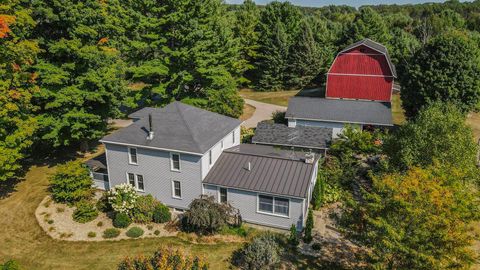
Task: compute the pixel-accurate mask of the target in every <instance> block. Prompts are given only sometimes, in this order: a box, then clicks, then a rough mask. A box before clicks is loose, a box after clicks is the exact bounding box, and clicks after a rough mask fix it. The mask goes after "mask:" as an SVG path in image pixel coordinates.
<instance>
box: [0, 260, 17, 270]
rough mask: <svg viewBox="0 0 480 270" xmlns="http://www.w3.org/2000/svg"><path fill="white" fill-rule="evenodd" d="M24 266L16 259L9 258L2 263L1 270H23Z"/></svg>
mask: <svg viewBox="0 0 480 270" xmlns="http://www.w3.org/2000/svg"><path fill="white" fill-rule="evenodd" d="M21 269H22V268H21V267H20V265H19V264H18V263H17V262H16V261H14V260H9V261H6V262H5V263H4V264H3V265H2V264H0V270H21Z"/></svg>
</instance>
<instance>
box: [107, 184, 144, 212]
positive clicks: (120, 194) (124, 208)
mask: <svg viewBox="0 0 480 270" xmlns="http://www.w3.org/2000/svg"><path fill="white" fill-rule="evenodd" d="M107 197H108V203H109V204H110V205H111V206H112V208H113V210H114V211H115V212H118V213H125V214H127V215H131V213H132V210H133V208H134V207H135V203H136V201H137V199H138V194H137V192H136V191H135V188H134V187H133V186H132V185H130V184H120V185H116V186H115V187H114V188H112V189H111V190H110V191H108V194H107Z"/></svg>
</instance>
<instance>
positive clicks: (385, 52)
mask: <svg viewBox="0 0 480 270" xmlns="http://www.w3.org/2000/svg"><path fill="white" fill-rule="evenodd" d="M360 46H366V47H368V48H370V49H373V50H375V51H377V52H379V53H381V54H383V55H385V58H386V60H387V63H388V66H389V68H390V71H391V74H392V75H393V76H394V77H395V78H396V77H397V71H396V69H395V65H394V64H393V63H392V60H391V59H390V55H389V54H388V49H387V48H386V47H385V46H384V45H382V44H380V43H378V42H375V41H373V40H371V39H368V38H366V39H363V40H360V41H357V42H355V43H353V44H351V45H349V46H347V47H346V48H344V49H343V50H342V51H340V52H339V55H340V54H343V53H348V51H351V50H352V49H354V48H357V47H360ZM334 62H335V61H334Z"/></svg>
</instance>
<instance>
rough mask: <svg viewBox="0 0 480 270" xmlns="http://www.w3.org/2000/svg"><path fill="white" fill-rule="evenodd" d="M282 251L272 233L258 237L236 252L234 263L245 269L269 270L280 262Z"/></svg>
mask: <svg viewBox="0 0 480 270" xmlns="http://www.w3.org/2000/svg"><path fill="white" fill-rule="evenodd" d="M280 253H281V249H280V246H279V245H278V243H277V240H276V239H275V236H273V235H272V234H270V233H267V234H264V235H261V236H258V237H256V238H254V239H253V240H252V242H250V243H247V244H245V246H244V247H243V248H242V249H241V250H240V251H237V252H235V254H234V256H233V258H232V260H233V261H232V263H233V264H234V265H236V266H238V267H241V268H243V269H269V267H271V266H272V265H274V264H276V263H278V262H280Z"/></svg>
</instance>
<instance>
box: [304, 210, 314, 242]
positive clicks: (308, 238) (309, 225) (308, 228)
mask: <svg viewBox="0 0 480 270" xmlns="http://www.w3.org/2000/svg"><path fill="white" fill-rule="evenodd" d="M312 229H313V211H312V209H308V216H307V222H306V225H305V231H304V235H303V241H305V243H310V242H312V239H313V237H312Z"/></svg>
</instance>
